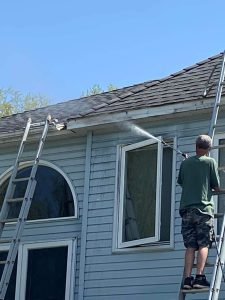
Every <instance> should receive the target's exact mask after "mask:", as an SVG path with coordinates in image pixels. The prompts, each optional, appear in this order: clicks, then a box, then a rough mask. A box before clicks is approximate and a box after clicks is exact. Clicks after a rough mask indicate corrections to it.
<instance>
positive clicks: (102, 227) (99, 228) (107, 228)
mask: <svg viewBox="0 0 225 300" xmlns="http://www.w3.org/2000/svg"><path fill="white" fill-rule="evenodd" d="M112 229H113V225H112V224H98V225H91V226H90V225H89V226H88V234H91V233H94V232H100V233H104V232H109V233H110V234H111V233H112Z"/></svg>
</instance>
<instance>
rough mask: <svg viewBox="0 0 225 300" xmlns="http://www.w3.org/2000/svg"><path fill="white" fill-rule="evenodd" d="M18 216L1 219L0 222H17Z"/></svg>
mask: <svg viewBox="0 0 225 300" xmlns="http://www.w3.org/2000/svg"><path fill="white" fill-rule="evenodd" d="M17 221H18V218H12V219H4V220H0V223H13V222H17Z"/></svg>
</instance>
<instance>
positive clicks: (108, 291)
mask: <svg viewBox="0 0 225 300" xmlns="http://www.w3.org/2000/svg"><path fill="white" fill-rule="evenodd" d="M174 281H176V284H168V283H167V282H166V281H165V280H164V282H161V283H159V284H156V285H152V284H151V283H150V282H148V283H147V284H146V285H140V286H138V285H136V284H135V283H133V285H130V286H126V285H125V284H124V286H121V287H114V286H112V287H98V288H92V289H91V288H86V289H85V292H84V294H85V296H89V295H92V296H97V295H104V296H108V295H117V297H118V299H123V298H119V296H120V297H122V296H123V295H130V294H131V295H135V294H141V293H142V294H148V295H149V296H151V294H154V293H158V292H159V290H160V293H163V292H164V293H165V294H167V293H168V292H173V293H177V291H178V289H179V285H178V284H177V281H178V280H177V277H175V278H174ZM173 300H175V299H173Z"/></svg>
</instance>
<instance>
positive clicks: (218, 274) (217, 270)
mask: <svg viewBox="0 0 225 300" xmlns="http://www.w3.org/2000/svg"><path fill="white" fill-rule="evenodd" d="M216 67H217V66H215V68H214V69H213V72H214V71H215V69H216ZM211 77H212V73H211V74H210V77H209V81H210V79H211ZM224 79H225V52H224V53H223V60H222V66H221V71H220V78H219V82H218V86H217V91H216V98H215V103H214V107H213V112H212V117H211V121H210V126H209V132H208V135H209V136H210V137H211V138H212V141H213V139H214V135H215V130H216V125H217V119H218V112H219V108H220V102H221V96H222V90H223V86H224V85H225V81H224ZM209 81H208V83H209ZM209 90H211V87H209V88H208V87H206V89H205V92H204V95H207V93H208V91H209ZM215 148H219V146H218V147H215ZM214 194H216V193H214ZM217 194H220V193H217ZM224 237H225V214H223V223H222V227H221V233H220V239H219V245H218V250H217V257H216V263H215V265H214V271H213V276H212V279H211V284H210V288H209V289H208V288H204V289H190V290H185V289H183V288H182V286H183V280H182V283H181V288H180V291H179V300H184V299H185V297H186V295H187V294H197V293H209V296H208V300H217V299H218V297H219V292H220V286H221V280H222V276H223V268H224V263H225V239H224ZM206 266H207V264H206Z"/></svg>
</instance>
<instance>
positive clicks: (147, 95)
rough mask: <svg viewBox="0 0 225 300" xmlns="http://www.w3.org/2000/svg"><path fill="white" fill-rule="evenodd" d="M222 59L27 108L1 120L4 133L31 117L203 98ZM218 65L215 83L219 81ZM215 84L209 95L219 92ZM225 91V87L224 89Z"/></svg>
mask: <svg viewBox="0 0 225 300" xmlns="http://www.w3.org/2000/svg"><path fill="white" fill-rule="evenodd" d="M221 62H222V53H221V54H219V55H216V56H213V57H211V58H208V59H206V60H204V61H201V62H199V63H197V64H195V65H193V66H190V67H187V68H185V69H183V70H181V71H178V72H176V73H174V74H171V75H170V76H167V77H164V78H161V79H160V80H151V81H147V82H144V83H140V84H136V85H133V86H129V87H125V88H121V89H118V90H115V91H111V92H105V93H102V94H99V95H93V96H89V97H83V98H80V99H75V100H70V101H67V102H62V103H58V104H54V105H50V106H48V107H44V108H39V109H35V110H32V111H26V112H23V113H19V114H15V115H12V116H9V117H4V118H1V119H0V132H9V131H15V130H19V129H21V128H22V127H23V126H25V124H26V121H27V119H28V117H32V121H33V122H41V121H43V120H44V119H45V117H46V116H47V114H51V115H52V117H53V118H57V119H58V120H59V121H60V122H66V121H67V120H68V119H75V118H85V116H94V115H96V114H104V113H109V112H110V113H115V112H121V111H128V110H133V109H141V108H147V107H153V106H162V105H167V104H172V103H177V102H184V101H194V100H196V99H201V98H202V97H203V91H204V89H205V85H206V83H207V81H208V78H209V76H210V73H211V71H212V69H213V68H214V67H215V65H217V64H221ZM219 73H220V68H219V67H218V68H217V69H216V70H215V72H214V74H213V76H212V78H211V82H212V83H213V82H217V81H218V78H219ZM215 92H216V87H215V86H214V87H213V88H212V89H211V90H210V92H209V93H208V95H207V97H212V96H214V95H215ZM223 93H225V89H224V91H223Z"/></svg>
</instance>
